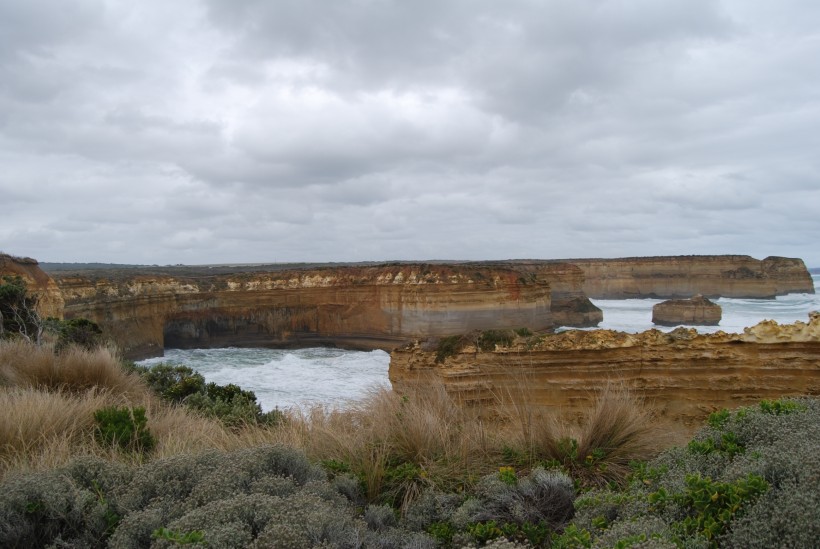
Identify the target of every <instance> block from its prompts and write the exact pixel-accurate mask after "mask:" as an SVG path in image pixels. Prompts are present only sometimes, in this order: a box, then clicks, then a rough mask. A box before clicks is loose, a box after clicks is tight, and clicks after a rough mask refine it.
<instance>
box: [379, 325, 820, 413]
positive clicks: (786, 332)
mask: <svg viewBox="0 0 820 549" xmlns="http://www.w3.org/2000/svg"><path fill="white" fill-rule="evenodd" d="M389 375H390V381H391V382H392V384H393V387H394V388H395V389H397V390H402V389H403V388H406V387H408V386H415V385H417V384H418V383H419V382H421V383H422V386H423V385H424V384H430V383H432V382H436V381H438V382H441V383H443V385H444V387H445V388H446V390H447V391H448V392H449V393H450V394H452V395H454V396H456V397H457V398H458V399H459V400H461V401H463V402H465V404H467V405H475V406H481V407H482V409H483V410H488V411H492V410H493V409H494V407H495V406H497V404H498V399H499V395H501V396H502V397H503V396H504V395H509V396H512V397H513V398H520V399H522V400H524V401H526V402H527V403H528V404H530V405H534V406H539V407H543V408H546V409H548V410H552V411H553V412H554V413H555V414H556V415H558V416H560V417H564V418H567V419H573V418H575V417H577V416H579V415H580V414H581V413H583V412H584V411H585V410H587V409H588V408H589V406H590V405H591V404H592V402H593V399H594V397H595V394H596V393H597V392H598V391H600V390H601V389H602V388H603V387H604V386H605V385H606V384H608V383H613V382H614V383H616V384H624V385H625V386H626V387H628V388H631V389H633V390H634V391H635V392H636V393H637V395H638V396H640V397H643V398H644V399H645V400H646V402H647V403H648V404H650V405H652V406H653V407H654V408H656V409H657V410H658V412H659V414H660V415H661V417H662V418H663V419H666V420H668V421H672V422H674V423H675V424H676V425H678V426H682V427H684V428H686V429H692V428H695V427H696V426H699V425H700V424H701V422H702V421H703V419H704V418H705V417H706V416H707V415H708V414H709V413H711V412H712V411H715V410H717V409H720V408H724V407H725V408H735V407H737V406H741V405H747V404H753V403H756V402H758V401H760V400H761V399H771V398H780V397H782V396H788V395H806V394H811V395H818V394H820V315H818V314H817V313H814V314H813V315H812V316H811V317H810V321H809V322H808V323H804V322H796V323H794V324H790V325H778V324H777V323H775V322H773V321H765V322H761V323H760V324H758V325H757V326H754V327H752V328H747V329H746V330H745V331H744V333H742V334H727V333H724V332H718V333H716V334H698V333H697V331H696V330H694V329H686V328H678V329H676V330H673V331H672V332H670V333H663V332H660V331H658V330H648V331H646V332H643V333H640V334H627V333H624V332H617V331H611V330H595V331H578V330H574V331H568V332H564V333H560V334H552V335H546V336H540V337H534V338H530V339H529V340H527V341H525V340H519V341H518V343H517V344H516V345H513V346H511V347H509V348H504V349H497V350H496V351H494V352H483V351H480V350H479V349H477V348H476V347H472V346H467V347H465V348H463V349H462V350H461V351H459V352H458V353H456V354H455V355H454V356H450V357H448V358H446V359H444V360H443V361H442V362H441V363H437V362H436V349H435V346H434V345H430V344H429V343H426V344H425V343H424V342H421V343H419V344H416V345H411V346H405V347H402V348H399V349H396V350H394V351H393V352H392V353H391V358H390V374H389Z"/></svg>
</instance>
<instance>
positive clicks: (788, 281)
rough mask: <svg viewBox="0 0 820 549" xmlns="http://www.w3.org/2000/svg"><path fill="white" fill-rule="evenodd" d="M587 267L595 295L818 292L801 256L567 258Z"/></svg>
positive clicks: (586, 289) (747, 295)
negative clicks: (761, 258) (763, 257)
mask: <svg viewBox="0 0 820 549" xmlns="http://www.w3.org/2000/svg"><path fill="white" fill-rule="evenodd" d="M561 261H562V262H568V263H572V264H574V265H577V266H578V267H579V268H580V269H581V270H582V271H583V272H584V275H585V277H584V286H583V290H584V292H585V293H586V294H587V295H588V296H589V297H591V298H593V299H628V298H658V299H674V298H686V297H691V296H693V295H697V294H701V295H704V296H706V297H709V298H716V297H734V298H752V299H769V298H774V297H776V296H779V295H785V294H790V293H808V294H813V293H814V283H813V282H812V278H811V275H810V274H809V271H808V269H807V268H806V265H805V264H804V263H803V260H802V259H798V258H789V257H767V258H766V259H763V260H759V259H755V258H753V257H750V256H748V255H687V256H659V257H627V258H620V259H565V260H561Z"/></svg>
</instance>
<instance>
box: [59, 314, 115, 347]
mask: <svg viewBox="0 0 820 549" xmlns="http://www.w3.org/2000/svg"><path fill="white" fill-rule="evenodd" d="M46 327H47V329H49V330H50V331H53V332H54V333H56V334H57V343H56V345H55V348H56V350H57V351H61V350H63V349H66V348H68V347H70V346H72V345H76V346H77V347H82V348H83V349H86V350H88V351H93V350H94V349H96V348H97V347H99V346H100V345H102V344H103V337H102V329H101V328H100V326H99V324H97V323H96V322H93V321H91V320H88V319H86V318H72V319H71V320H57V319H51V318H50V319H48V320H47V321H46Z"/></svg>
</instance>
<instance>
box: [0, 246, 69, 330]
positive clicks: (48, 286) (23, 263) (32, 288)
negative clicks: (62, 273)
mask: <svg viewBox="0 0 820 549" xmlns="http://www.w3.org/2000/svg"><path fill="white" fill-rule="evenodd" d="M4 276H10V277H14V276H19V277H20V278H22V279H23V281H25V283H26V287H27V289H28V292H29V293H30V294H36V295H37V297H38V299H37V313H38V314H39V315H40V317H41V318H48V317H54V318H59V319H62V318H63V305H64V303H63V295H62V293H61V292H60V288H58V287H57V284H55V283H54V280H52V279H51V277H50V276H48V274H46V273H45V272H44V271H43V270H42V269H41V268H40V265H39V263H37V260H35V259H31V258H30V257H14V256H11V255H8V254H0V277H4Z"/></svg>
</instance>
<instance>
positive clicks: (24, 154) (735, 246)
mask: <svg viewBox="0 0 820 549" xmlns="http://www.w3.org/2000/svg"><path fill="white" fill-rule="evenodd" d="M819 244H820V2H817V1H816V0H804V1H799V0H778V1H777V2H772V1H771V0H727V1H720V0H562V1H557V0H556V1H552V0H540V1H536V0H505V1H503V2H499V1H497V0H469V1H468V0H412V1H411V0H404V1H390V0H333V1H331V0H324V1H319V0H174V1H173V2H168V1H158V0H144V1H141V2H133V1H124V0H122V1H112V0H25V1H20V0H0V250H2V251H4V252H6V253H11V254H14V255H21V256H30V257H34V258H36V259H38V260H40V261H64V262H92V261H94V262H111V263H140V264H159V265H167V264H177V263H184V264H213V263H254V262H292V261H315V262H324V261H382V260H423V259H476V260H477V259H505V258H544V259H546V258H573V257H622V256H641V255H680V254H722V253H737V254H749V255H752V256H754V257H758V258H763V257H766V256H769V255H782V256H789V257H801V258H803V259H804V260H805V261H806V263H807V265H809V266H820V245H819Z"/></svg>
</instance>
